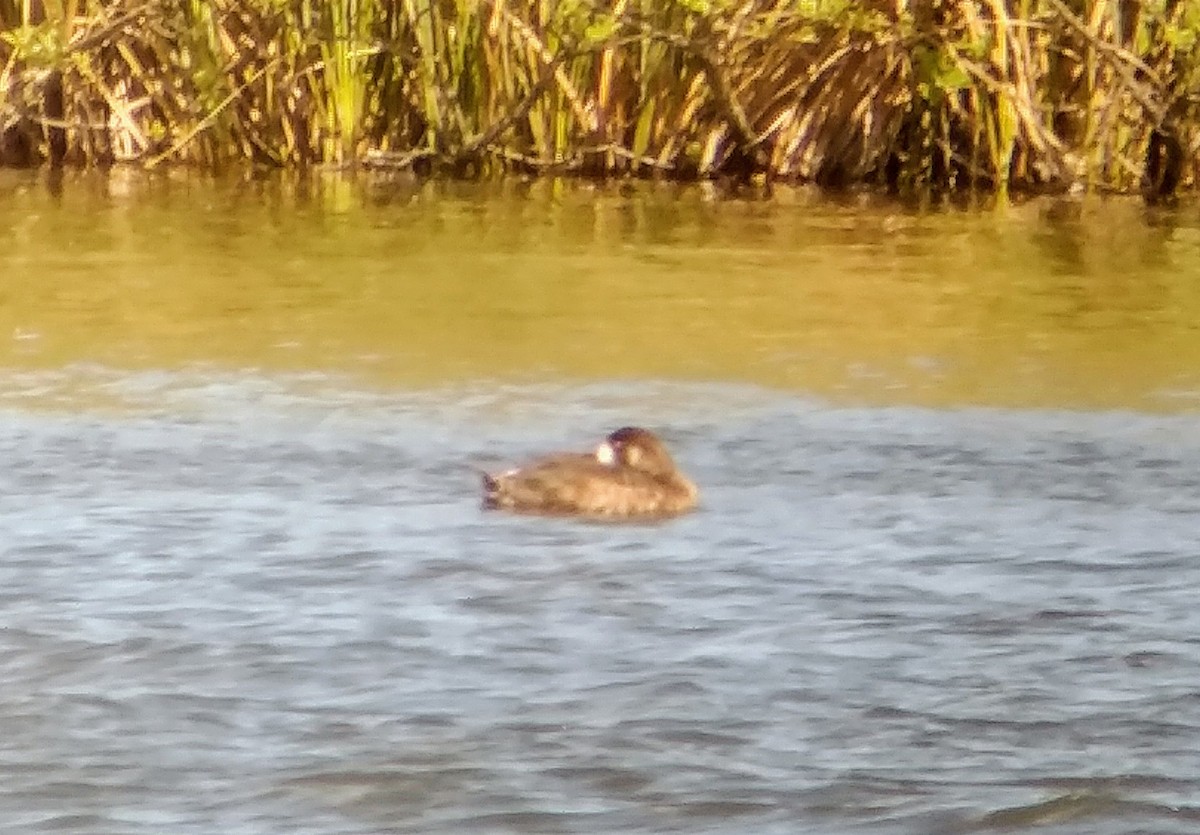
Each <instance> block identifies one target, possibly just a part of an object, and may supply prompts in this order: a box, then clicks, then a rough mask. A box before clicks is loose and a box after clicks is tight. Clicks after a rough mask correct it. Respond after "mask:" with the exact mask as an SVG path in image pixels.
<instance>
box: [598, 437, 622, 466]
mask: <svg viewBox="0 0 1200 835" xmlns="http://www.w3.org/2000/svg"><path fill="white" fill-rule="evenodd" d="M596 460H597V461H599V462H600V463H601V464H603V465H604V466H606V467H611V466H612V465H613V464H615V463H617V451H616V450H615V449H613V448H612V444H610V443H609V442H608V441H605V442H604V443H602V444H600V446H598V447H596Z"/></svg>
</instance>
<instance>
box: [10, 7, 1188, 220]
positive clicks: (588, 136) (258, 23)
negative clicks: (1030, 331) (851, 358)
mask: <svg viewBox="0 0 1200 835" xmlns="http://www.w3.org/2000/svg"><path fill="white" fill-rule="evenodd" d="M1197 31H1200V4H1197V3H1194V2H1184V1H1183V0H1155V2H1148V3H1139V4H1131V3H1125V2H1119V0H1081V1H1079V2H1067V0H985V1H984V2H975V1H972V2H967V0H947V2H939V3H934V2H917V3H910V4H896V3H890V2H888V3H885V2H882V0H858V1H857V2H852V0H738V1H737V2H735V1H734V0H673V2H665V3H664V2H657V0H655V2H652V1H651V0H484V1H482V2H481V0H332V2H315V0H0V162H4V163H6V164H10V165H14V164H15V165H21V164H26V165H28V164H37V163H39V162H42V161H45V160H49V161H51V162H55V163H60V162H61V163H73V164H108V163H112V162H119V161H129V162H136V163H138V164H142V165H145V166H154V165H158V164H160V163H164V162H173V163H189V164H200V165H204V166H209V167H212V166H218V165H221V164H226V163H230V162H233V161H238V160H250V161H253V162H256V163H261V164H267V165H274V166H286V165H293V166H307V165H315V164H324V165H330V164H332V165H369V166H375V167H383V168H395V169H405V168H410V167H412V168H416V169H417V170H420V171H424V170H431V169H436V170H441V171H445V172H448V173H453V174H458V175H468V176H474V175H480V174H486V173H489V172H494V171H497V170H520V171H529V172H570V173H579V174H586V175H593V176H610V175H625V174H633V175H638V176H669V177H677V178H695V177H711V176H732V177H736V178H746V179H749V178H776V179H788V180H797V181H811V182H816V183H820V184H824V185H830V186H841V185H846V184H854V183H860V182H866V183H871V184H876V185H880V186H886V187H889V188H893V189H895V190H897V191H900V192H904V193H918V194H919V193H928V192H934V191H941V190H949V189H964V188H971V189H986V190H992V191H996V192H1001V193H1002V192H1004V191H1006V190H1007V189H1009V188H1017V189H1035V190H1040V189H1049V190H1057V189H1066V188H1072V187H1086V188H1094V189H1106V190H1123V191H1128V190H1135V189H1138V188H1141V189H1142V190H1143V191H1144V192H1145V193H1146V194H1147V195H1148V196H1150V197H1152V198H1157V197H1160V196H1169V195H1170V194H1172V193H1173V192H1175V191H1176V189H1177V188H1178V187H1179V186H1180V185H1190V184H1191V183H1192V181H1193V179H1194V169H1193V165H1192V161H1191V153H1190V149H1191V148H1192V147H1193V146H1194V145H1195V142H1196V139H1197V113H1196V106H1195V98H1196V96H1195V92H1196V88H1197V85H1198V84H1200V39H1198V38H1197V36H1196V32H1197Z"/></svg>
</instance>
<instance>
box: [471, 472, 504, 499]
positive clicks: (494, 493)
mask: <svg viewBox="0 0 1200 835" xmlns="http://www.w3.org/2000/svg"><path fill="white" fill-rule="evenodd" d="M477 472H478V473H479V480H480V481H481V482H482V484H483V506H484V507H496V506H498V505H499V503H500V479H498V478H497V477H496V476H494V475H492V474H491V473H489V472H487V471H486V470H478V471H477Z"/></svg>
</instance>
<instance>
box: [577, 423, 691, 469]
mask: <svg viewBox="0 0 1200 835" xmlns="http://www.w3.org/2000/svg"><path fill="white" fill-rule="evenodd" d="M596 460H597V461H599V462H600V463H601V464H604V465H605V466H606V467H629V468H630V469H634V470H641V471H643V472H647V473H650V474H651V475H669V474H672V473H674V472H675V462H674V461H672V460H671V456H670V454H669V453H668V452H667V448H666V447H665V446H663V443H662V441H660V440H659V439H658V436H657V435H655V434H654V433H653V432H651V431H650V430H649V429H642V428H641V427H638V426H623V427H621V428H620V429H618V430H617V431H616V432H613V433H611V434H610V435H609V436H608V437H607V438H605V439H604V442H603V443H601V444H600V446H598V447H596Z"/></svg>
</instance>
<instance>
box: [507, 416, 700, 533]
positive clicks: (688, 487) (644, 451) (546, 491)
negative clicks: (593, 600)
mask: <svg viewBox="0 0 1200 835" xmlns="http://www.w3.org/2000/svg"><path fill="white" fill-rule="evenodd" d="M696 497H697V490H696V485H695V484H693V483H692V482H691V481H689V480H688V479H687V478H686V477H685V476H683V475H682V474H681V473H680V472H679V471H678V470H676V469H675V463H674V462H673V461H672V460H671V456H670V455H669V454H668V453H667V451H666V448H665V447H663V445H662V442H661V441H659V440H658V438H657V437H655V435H654V434H653V433H651V432H649V431H647V430H645V429H639V428H637V427H625V428H623V429H618V430H617V431H616V432H613V433H612V434H611V435H609V436H608V438H606V439H605V441H604V442H603V443H602V444H600V446H599V447H597V448H596V451H595V452H594V453H592V454H590V455H589V454H579V453H560V454H558V455H550V456H547V457H545V458H540V459H537V460H535V461H533V462H531V463H529V464H527V465H525V466H523V467H518V468H517V469H514V470H509V471H507V472H504V473H500V474H498V475H490V474H484V476H483V501H484V506H486V507H492V508H502V509H505V510H512V511H516V512H519V513H540V514H547V515H555V516H580V517H585V518H592V519H662V518H666V517H669V516H677V515H679V514H680V513H685V512H687V511H689V510H691V509H692V508H694V507H695V506H696Z"/></svg>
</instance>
